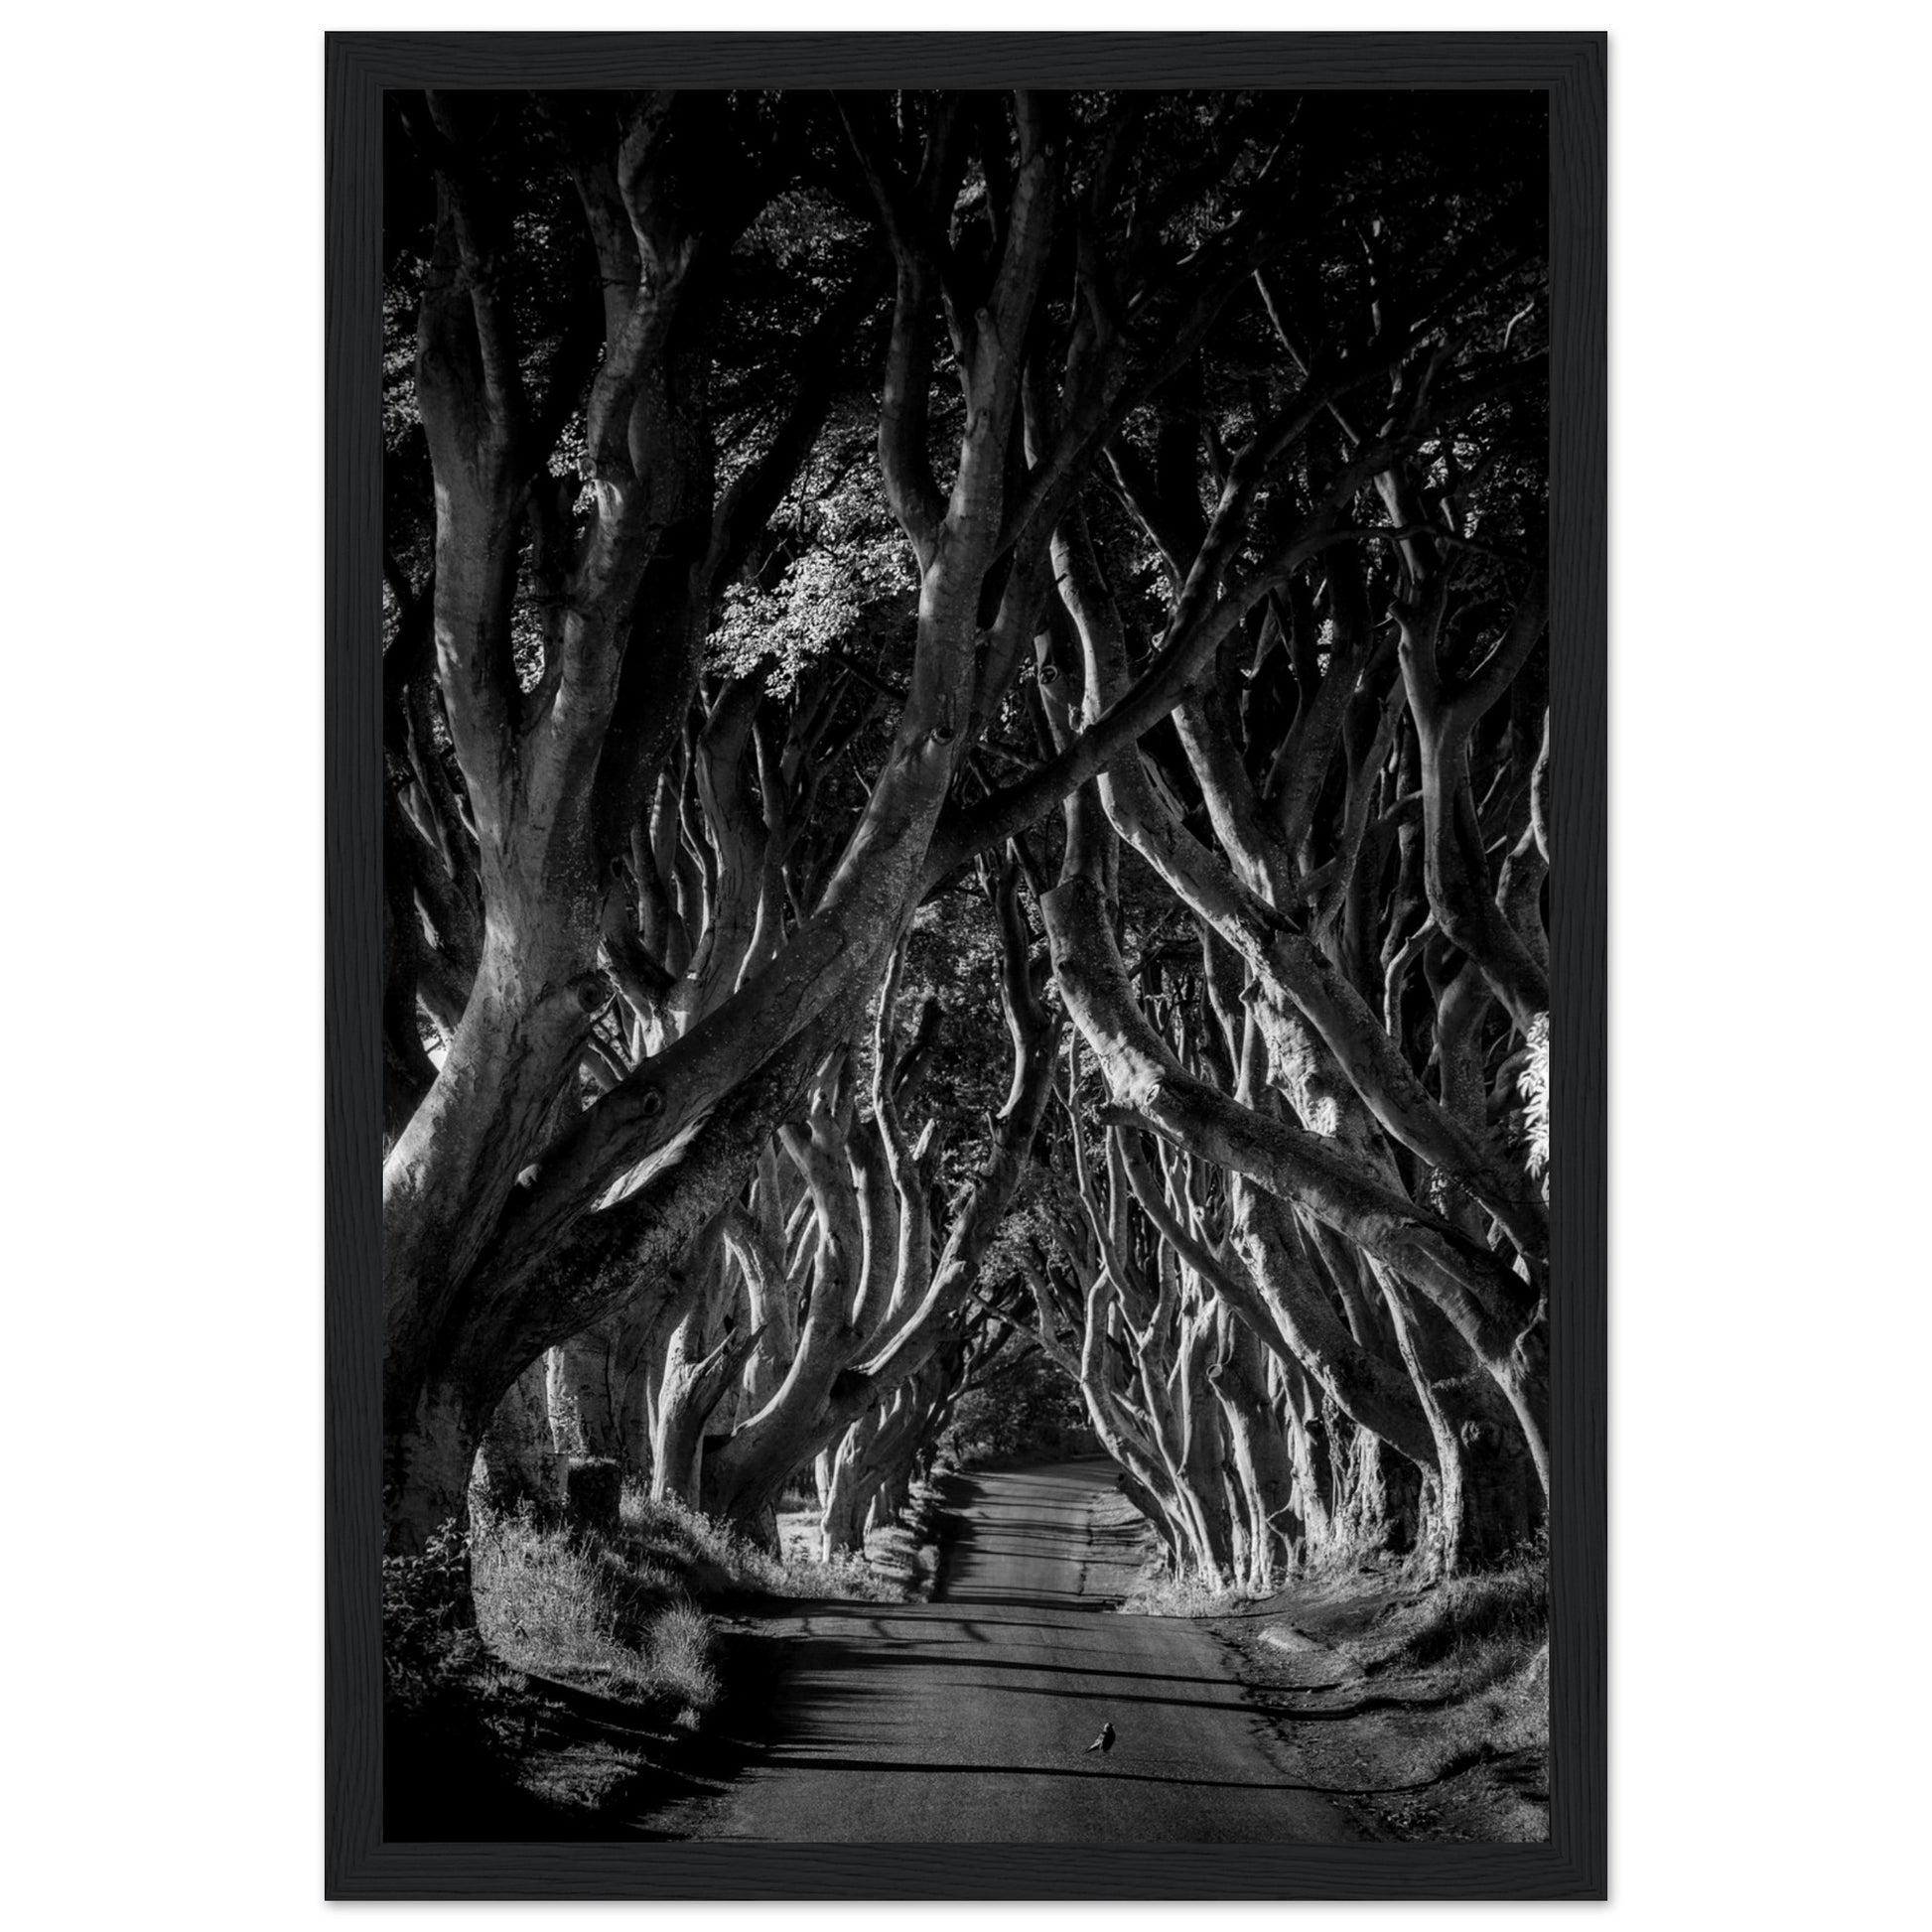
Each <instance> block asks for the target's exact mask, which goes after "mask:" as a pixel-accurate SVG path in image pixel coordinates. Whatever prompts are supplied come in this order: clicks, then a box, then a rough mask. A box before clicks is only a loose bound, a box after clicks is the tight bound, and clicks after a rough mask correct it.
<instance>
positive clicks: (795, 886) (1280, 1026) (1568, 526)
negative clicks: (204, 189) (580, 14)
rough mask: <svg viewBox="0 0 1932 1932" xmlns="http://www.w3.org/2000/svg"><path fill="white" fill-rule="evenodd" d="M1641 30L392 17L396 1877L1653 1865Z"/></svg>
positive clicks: (376, 1618) (1340, 1894) (373, 1311)
mask: <svg viewBox="0 0 1932 1932" xmlns="http://www.w3.org/2000/svg"><path fill="white" fill-rule="evenodd" d="M1604 54H1605V48H1604V41H1603V37H1602V36H1600V35H1594V34H1418V35H1403V34H1311V35H1299V34H1283V35H1278V36H1253V35H1248V36H1238V35H1212V34H1191V35H1171V36H1170V35H1162V36H1099V35H1095V36H1081V35H950V34H937V35H905V36H852V35H799V36H782V37H771V36H757V35H744V36H728V35H706V34H690V35H564V34H557V35H551V34H530V35H515V34H504V35H402V34H397V35H386V34H342V35H334V36H331V37H330V39H329V43H328V54H327V92H328V100H327V138H328V160H327V184H328V188H327V193H328V205H327V238H328V241H327V245H328V330H327V354H328V477H327V510H328V529H327V545H328V557H327V587H328V609H327V667H326V669H327V695H328V726H327V729H328V773H329V798H328V827H329V855H328V947H329V953H328V1003H329V1004H328V1042H329V1044H328V1053H329V1061H328V1076H327V1077H328V1095H329V1117H328V1198H329V1220H328V1239H329V1253H328V1309H327V1333H328V1350H329V1353H328V1390H329V1403H328V1443H327V1450H328V1584H329V1602H328V1644H329V1658H328V1670H329V1678H328V1778H327V1788H328V1807H329V1810H328V1819H327V1886H328V1890H329V1894H330V1896H332V1897H335V1898H387V1899H399V1898H425V1899H428V1898H453V1897H485V1898H486V1897H499V1898H530V1897H557V1898H564V1897H603V1898H619V1897H621V1898H664V1899H703V1898H717V1899H751V1898H770V1899H782V1898H801V1899H804V1898H894V1899H928V1898H929V1899H949V1898H979V1899H991V1898H1013V1899H1025V1898H1039V1899H1046V1898H1116V1897H1118V1898H1174V1899H1203V1900H1214V1899H1229V1900H1233V1899H1248V1898H1281V1899H1291V1898H1444V1899H1456V1898H1559V1897H1563V1898H1584V1899H1591V1898H1602V1897H1603V1896H1604V1895H1605V1893H1604V1886H1605V1868H1606V1859H1605V1837H1606V1819H1605V1685H1604V1671H1605V1637H1604V1612H1605V1601H1606V1585H1605V1520H1606V1515H1605V1484H1606V1475H1605V1433H1604V1374H1605V1168H1604V1132H1605V1122H1604V1115H1605V1084H1604V1083H1605V1057H1604V1014H1605V993H1604V959H1605V931H1604V920H1605V865H1604V860H1605V778H1604V771H1605V764H1604V737H1605V622H1606V594H1605V574H1604V573H1605V346H1604V314H1605V296H1604V272H1605V230H1604V206H1605V133H1604V127H1605V123H1604Z"/></svg>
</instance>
